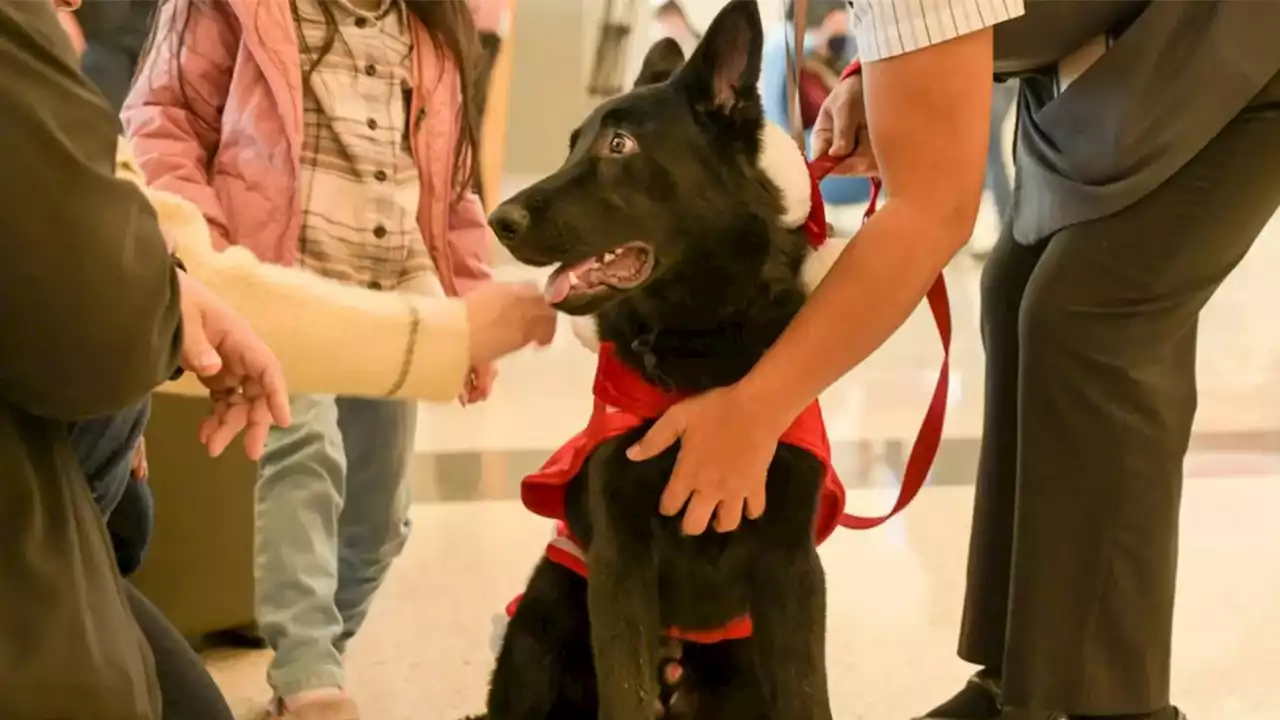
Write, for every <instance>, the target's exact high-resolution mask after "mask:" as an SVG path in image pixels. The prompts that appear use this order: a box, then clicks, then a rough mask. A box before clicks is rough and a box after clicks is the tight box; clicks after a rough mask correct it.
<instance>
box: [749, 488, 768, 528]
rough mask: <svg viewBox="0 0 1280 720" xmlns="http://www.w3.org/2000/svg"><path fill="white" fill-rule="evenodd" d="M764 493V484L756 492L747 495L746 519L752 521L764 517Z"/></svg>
mask: <svg viewBox="0 0 1280 720" xmlns="http://www.w3.org/2000/svg"><path fill="white" fill-rule="evenodd" d="M765 498H766V493H765V490H764V484H763V483H762V484H761V485H760V488H759V489H758V490H753V491H752V492H750V493H747V517H749V518H751V519H752V520H759V519H760V516H761V515H764V506H765Z"/></svg>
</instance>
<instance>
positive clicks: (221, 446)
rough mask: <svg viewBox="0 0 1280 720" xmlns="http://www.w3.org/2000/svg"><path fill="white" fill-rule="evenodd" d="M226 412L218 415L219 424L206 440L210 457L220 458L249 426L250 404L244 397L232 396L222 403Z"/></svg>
mask: <svg viewBox="0 0 1280 720" xmlns="http://www.w3.org/2000/svg"><path fill="white" fill-rule="evenodd" d="M221 404H223V405H224V406H225V408H224V410H223V411H222V412H220V413H218V415H217V418H218V420H217V423H216V424H215V426H214V427H213V428H212V429H211V431H210V432H209V434H208V437H207V438H206V440H205V448H206V449H207V450H208V451H209V456H210V457H219V456H220V455H222V453H223V452H225V451H226V449H227V447H228V446H230V445H231V442H232V441H233V440H235V439H236V436H237V435H239V434H240V431H242V430H244V429H245V427H246V426H248V424H249V403H248V401H247V400H245V399H244V396H242V395H231V396H229V397H227V398H226V399H225V400H222V401H221Z"/></svg>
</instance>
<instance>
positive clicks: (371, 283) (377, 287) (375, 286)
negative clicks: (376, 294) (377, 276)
mask: <svg viewBox="0 0 1280 720" xmlns="http://www.w3.org/2000/svg"><path fill="white" fill-rule="evenodd" d="M367 287H368V288H369V289H370V290H381V289H382V283H380V282H378V281H377V280H370V281H369V284H368V285H367Z"/></svg>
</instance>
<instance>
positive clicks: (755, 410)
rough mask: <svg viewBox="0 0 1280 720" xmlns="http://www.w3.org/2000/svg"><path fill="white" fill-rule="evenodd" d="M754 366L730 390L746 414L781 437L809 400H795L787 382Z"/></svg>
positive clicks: (792, 389)
mask: <svg viewBox="0 0 1280 720" xmlns="http://www.w3.org/2000/svg"><path fill="white" fill-rule="evenodd" d="M758 368H759V365H757V367H756V369H753V370H752V371H751V372H749V373H747V375H746V377H744V378H742V380H739V381H738V382H737V384H735V385H734V386H733V389H732V391H733V393H734V394H735V395H736V396H737V399H738V401H739V403H740V405H741V406H742V408H743V409H744V411H746V412H747V413H748V414H749V416H750V417H754V418H755V419H756V420H757V421H758V422H759V423H761V424H762V425H763V426H764V427H766V428H767V429H768V430H769V431H770V432H772V433H774V434H775V435H778V436H781V435H782V433H783V432H784V431H786V429H787V428H788V427H789V426H790V425H791V423H792V421H794V420H795V419H796V416H797V415H799V414H800V411H801V410H803V409H804V407H805V406H806V405H808V404H809V401H808V400H805V401H803V402H801V401H799V400H798V399H797V398H795V397H794V394H795V393H794V388H793V387H791V385H790V384H789V383H786V382H785V380H784V381H781V382H780V381H779V380H778V379H774V378H770V377H768V376H767V375H763V374H762V373H761V372H759V369H758Z"/></svg>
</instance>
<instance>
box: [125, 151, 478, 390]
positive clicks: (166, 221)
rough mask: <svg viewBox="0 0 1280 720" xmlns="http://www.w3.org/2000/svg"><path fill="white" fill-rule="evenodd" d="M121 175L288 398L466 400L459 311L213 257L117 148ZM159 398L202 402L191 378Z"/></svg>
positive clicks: (250, 258)
mask: <svg viewBox="0 0 1280 720" xmlns="http://www.w3.org/2000/svg"><path fill="white" fill-rule="evenodd" d="M117 175H118V176H119V177H121V178H122V179H128V180H130V181H132V182H134V183H136V184H137V185H138V186H139V187H140V188H142V190H143V191H144V192H145V193H146V194H147V197H148V198H149V199H150V200H151V204H152V206H154V207H155V210H156V214H157V216H158V217H159V219H160V227H161V228H162V229H163V230H164V234H165V237H166V238H167V239H168V241H169V243H170V246H171V249H172V250H173V251H174V252H175V253H176V254H177V255H178V257H180V258H182V262H183V264H185V265H186V267H187V272H188V273H190V274H191V276H192V277H194V278H195V279H197V280H199V281H200V282H202V283H204V285H205V286H206V287H208V288H209V289H210V290H211V291H213V292H214V293H215V294H216V295H217V296H218V297H220V298H222V299H223V300H224V301H225V302H227V304H229V305H230V306H231V307H233V308H235V310H236V311H237V312H239V313H240V314H241V315H242V316H244V317H245V318H246V319H247V320H248V321H249V323H250V324H251V325H252V326H253V329H254V330H255V331H257V333H258V334H259V336H261V337H262V339H263V341H265V342H266V343H267V345H268V346H269V347H270V348H271V349H272V350H273V351H275V353H276V356H277V357H278V358H279V359H280V364H281V366H282V367H283V368H284V374H285V379H286V381H287V382H288V384H289V392H291V393H298V394H303V393H314V394H334V395H355V396H364V397H402V398H416V399H420V400H431V401H448V400H452V399H453V398H455V397H456V396H457V395H458V393H459V392H460V391H461V390H462V387H463V382H464V380H465V379H466V377H467V374H468V372H469V370H470V354H471V353H470V333H469V332H468V325H467V313H466V307H465V306H464V305H463V303H462V301H460V300H456V299H448V298H443V297H423V296H419V295H410V294H400V293H389V292H376V291H373V290H366V289H364V288H359V287H352V286H347V285H342V284H339V283H336V282H333V281H330V280H327V279H325V278H322V277H319V276H317V275H313V274H311V273H309V272H307V271H305V270H301V269H298V268H289V267H281V266H276V265H269V264H267V263H263V262H261V261H259V260H258V259H257V258H256V257H255V256H254V255H253V253H251V252H249V251H248V250H245V249H243V248H236V247H233V248H230V249H228V250H227V251H225V252H221V253H220V252H217V251H215V250H214V249H213V245H212V241H211V238H210V235H209V228H208V225H207V224H206V223H205V220H204V217H203V216H202V215H201V214H200V211H199V210H198V209H197V208H196V207H195V206H194V205H192V204H191V203H189V202H187V201H186V200H183V199H182V198H179V197H177V196H175V195H172V194H169V193H164V192H160V191H156V190H151V189H149V188H147V187H146V184H145V181H144V180H143V178H142V173H141V172H140V170H139V169H138V167H137V165H136V163H134V162H133V158H132V153H130V151H129V150H128V146H127V143H126V142H125V141H124V140H123V139H121V141H120V150H119V152H118V156H117ZM160 390H161V392H172V393H180V394H204V393H205V392H206V391H205V390H204V387H203V386H201V385H200V384H199V383H198V382H197V381H195V379H194V378H190V377H186V378H184V379H183V380H180V381H178V382H176V383H168V384H166V385H164V386H163V387H161V388H160Z"/></svg>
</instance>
